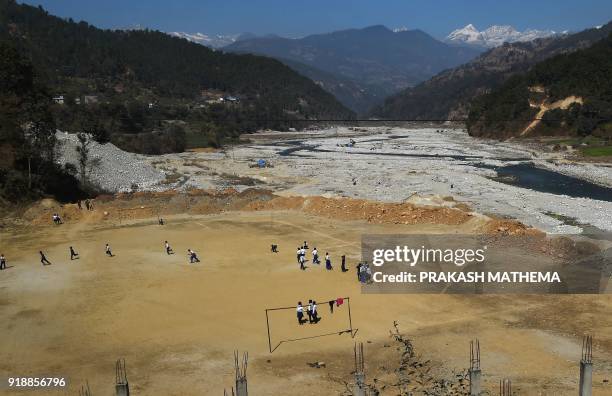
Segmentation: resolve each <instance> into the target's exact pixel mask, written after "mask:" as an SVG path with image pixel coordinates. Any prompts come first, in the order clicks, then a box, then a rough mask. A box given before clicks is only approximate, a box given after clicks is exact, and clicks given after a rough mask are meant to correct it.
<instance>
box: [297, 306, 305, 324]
mask: <svg viewBox="0 0 612 396" xmlns="http://www.w3.org/2000/svg"><path fill="white" fill-rule="evenodd" d="M296 312H297V320H298V323H299V324H300V325H302V324H304V307H302V302H301V301H298V305H297V308H296Z"/></svg>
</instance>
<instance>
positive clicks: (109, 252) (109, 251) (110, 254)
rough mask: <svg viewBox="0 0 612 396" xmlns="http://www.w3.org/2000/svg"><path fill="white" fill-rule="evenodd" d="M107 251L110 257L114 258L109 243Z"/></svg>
mask: <svg viewBox="0 0 612 396" xmlns="http://www.w3.org/2000/svg"><path fill="white" fill-rule="evenodd" d="M105 251H106V255H107V256H108V257H113V252H112V251H111V248H110V245H109V244H108V243H107V244H106V248H105Z"/></svg>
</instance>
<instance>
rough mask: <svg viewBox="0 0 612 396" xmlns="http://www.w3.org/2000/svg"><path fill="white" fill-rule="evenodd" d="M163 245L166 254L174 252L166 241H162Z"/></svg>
mask: <svg viewBox="0 0 612 396" xmlns="http://www.w3.org/2000/svg"><path fill="white" fill-rule="evenodd" d="M164 246H165V247H166V254H173V253H174V251H173V250H172V248H171V247H170V244H169V243H168V241H166V242H164Z"/></svg>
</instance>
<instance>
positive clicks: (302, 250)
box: [274, 241, 334, 271]
mask: <svg viewBox="0 0 612 396" xmlns="http://www.w3.org/2000/svg"><path fill="white" fill-rule="evenodd" d="M274 246H276V245H274ZM306 250H308V243H307V242H306V241H304V244H303V245H302V246H299V247H298V248H297V262H298V264H299V265H300V269H301V270H306V266H305V265H304V264H305V263H306ZM312 263H313V264H321V260H320V259H319V251H318V250H317V248H316V247H315V248H314V249H312ZM325 269H327V270H328V271H331V270H333V269H334V268H333V267H332V263H331V257H330V256H329V253H327V252H326V253H325Z"/></svg>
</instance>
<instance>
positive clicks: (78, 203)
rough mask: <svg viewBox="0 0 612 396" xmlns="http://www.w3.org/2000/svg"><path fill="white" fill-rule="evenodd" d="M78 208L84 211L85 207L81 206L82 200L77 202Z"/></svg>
mask: <svg viewBox="0 0 612 396" xmlns="http://www.w3.org/2000/svg"><path fill="white" fill-rule="evenodd" d="M77 206H78V207H79V210H82V209H83V206H82V205H81V200H80V199H79V200H78V201H77Z"/></svg>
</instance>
